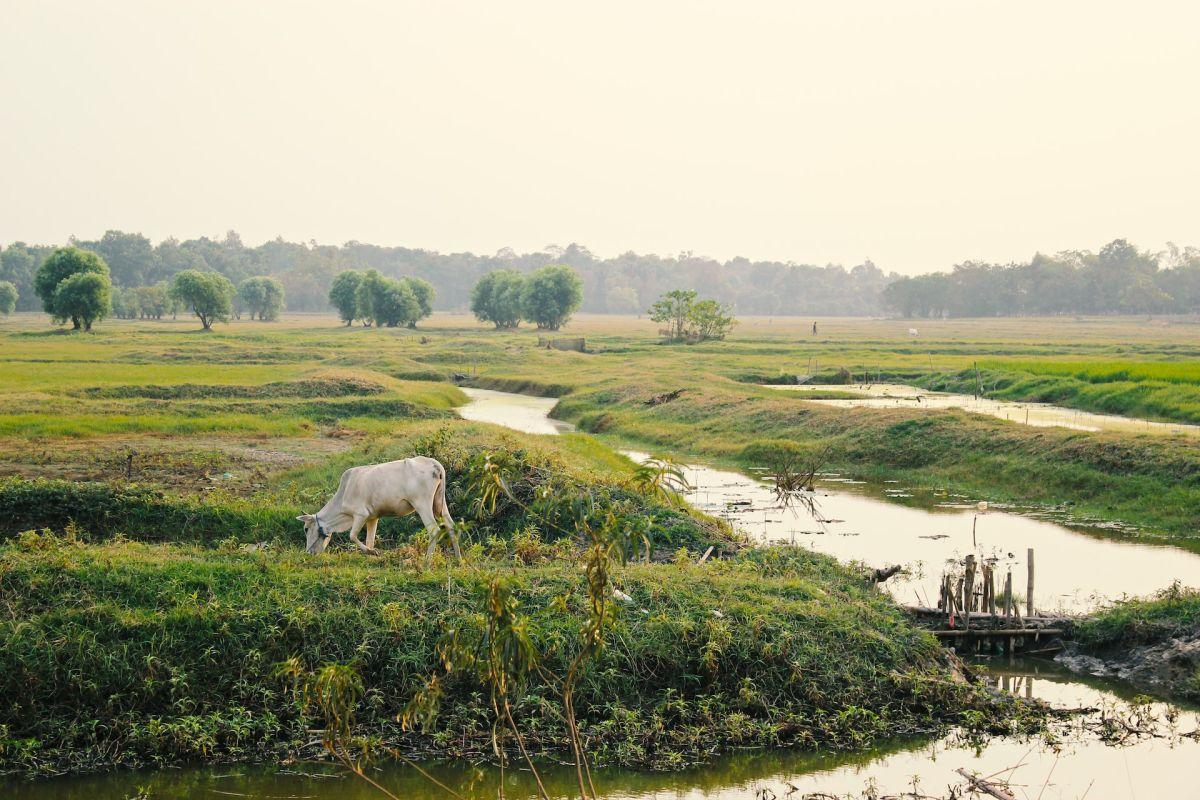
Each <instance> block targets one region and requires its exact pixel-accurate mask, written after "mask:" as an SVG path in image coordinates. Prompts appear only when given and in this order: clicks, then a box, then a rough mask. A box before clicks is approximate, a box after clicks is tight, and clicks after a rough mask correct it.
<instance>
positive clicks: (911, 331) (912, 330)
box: [908, 328, 917, 336]
mask: <svg viewBox="0 0 1200 800" xmlns="http://www.w3.org/2000/svg"><path fill="white" fill-rule="evenodd" d="M908 335H909V336H916V335H917V329H916V328H909V329H908Z"/></svg>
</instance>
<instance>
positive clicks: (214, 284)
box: [170, 269, 233, 331]
mask: <svg viewBox="0 0 1200 800" xmlns="http://www.w3.org/2000/svg"><path fill="white" fill-rule="evenodd" d="M170 296H171V298H172V299H174V300H175V301H176V302H178V303H179V304H180V305H181V306H183V307H184V308H191V309H192V313H193V314H195V315H196V316H197V317H199V318H200V324H201V325H203V326H204V330H206V331H210V330H212V324H213V323H214V322H228V321H229V316H230V314H232V313H233V284H232V283H230V282H229V279H228V278H226V277H225V276H224V275H221V274H220V273H217V272H202V271H201V270H198V269H185V270H184V271H183V272H181V273H179V274H178V275H176V276H175V281H174V283H172V284H171V292H170Z"/></svg>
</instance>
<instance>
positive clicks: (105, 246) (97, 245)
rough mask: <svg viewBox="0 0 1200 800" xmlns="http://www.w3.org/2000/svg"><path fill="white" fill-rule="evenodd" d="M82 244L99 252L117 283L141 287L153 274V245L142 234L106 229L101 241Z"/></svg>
mask: <svg viewBox="0 0 1200 800" xmlns="http://www.w3.org/2000/svg"><path fill="white" fill-rule="evenodd" d="M80 244H81V246H84V247H87V249H89V250H95V251H96V252H97V253H99V254H100V257H101V258H103V259H104V261H105V263H106V264H108V268H109V270H110V271H111V273H112V275H111V277H112V280H113V283H115V284H117V285H118V286H140V285H141V284H143V283H146V282H147V281H149V280H151V277H152V276H153V274H154V267H155V263H154V248H153V247H152V246H151V244H150V240H149V239H147V238H146V237H145V236H142V235H141V234H140V233H123V232H122V231H105V233H104V236H103V237H101V239H100V241H98V242H89V243H86V244H85V243H82V242H81V243H80Z"/></svg>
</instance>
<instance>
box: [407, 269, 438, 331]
mask: <svg viewBox="0 0 1200 800" xmlns="http://www.w3.org/2000/svg"><path fill="white" fill-rule="evenodd" d="M404 284H405V285H406V286H407V287H408V288H409V291H411V292H412V293H413V297H415V298H416V299H417V306H418V308H419V309H420V316H418V317H417V319H414V320H410V321H409V323H408V327H410V328H415V327H417V320H419V319H425V318H426V317H428V316H429V315H430V314H432V313H433V301H434V298H436V297H437V290H435V289H434V288H433V284H432V283H430V282H429V281H427V280H425V279H424V278H415V277H408V278H405V279H404Z"/></svg>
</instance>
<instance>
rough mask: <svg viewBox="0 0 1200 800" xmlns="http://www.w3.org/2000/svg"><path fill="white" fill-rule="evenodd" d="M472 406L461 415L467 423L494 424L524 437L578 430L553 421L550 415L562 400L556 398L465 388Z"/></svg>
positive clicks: (463, 409) (466, 406)
mask: <svg viewBox="0 0 1200 800" xmlns="http://www.w3.org/2000/svg"><path fill="white" fill-rule="evenodd" d="M462 391H463V394H465V395H466V396H467V397H469V398H471V402H469V403H467V404H466V405H464V406H460V407H459V408H458V409H457V411H458V415H459V416H460V417H462V418H463V419H470V420H475V421H476V422H491V423H494V424H496V425H503V426H504V427H506V428H512V429H513V430H518V431H521V432H523V433H544V434H549V435H554V434H558V433H562V432H564V431H570V430H574V426H573V425H571V423H569V422H560V421H559V420H556V419H550V411H551V410H552V409H553V408H554V406H555V404H556V403H558V400H557V399H555V398H553V397H533V396H531V395H527V394H514V393H512V392H496V391H492V390H491V389H471V388H468V387H463V389H462Z"/></svg>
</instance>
